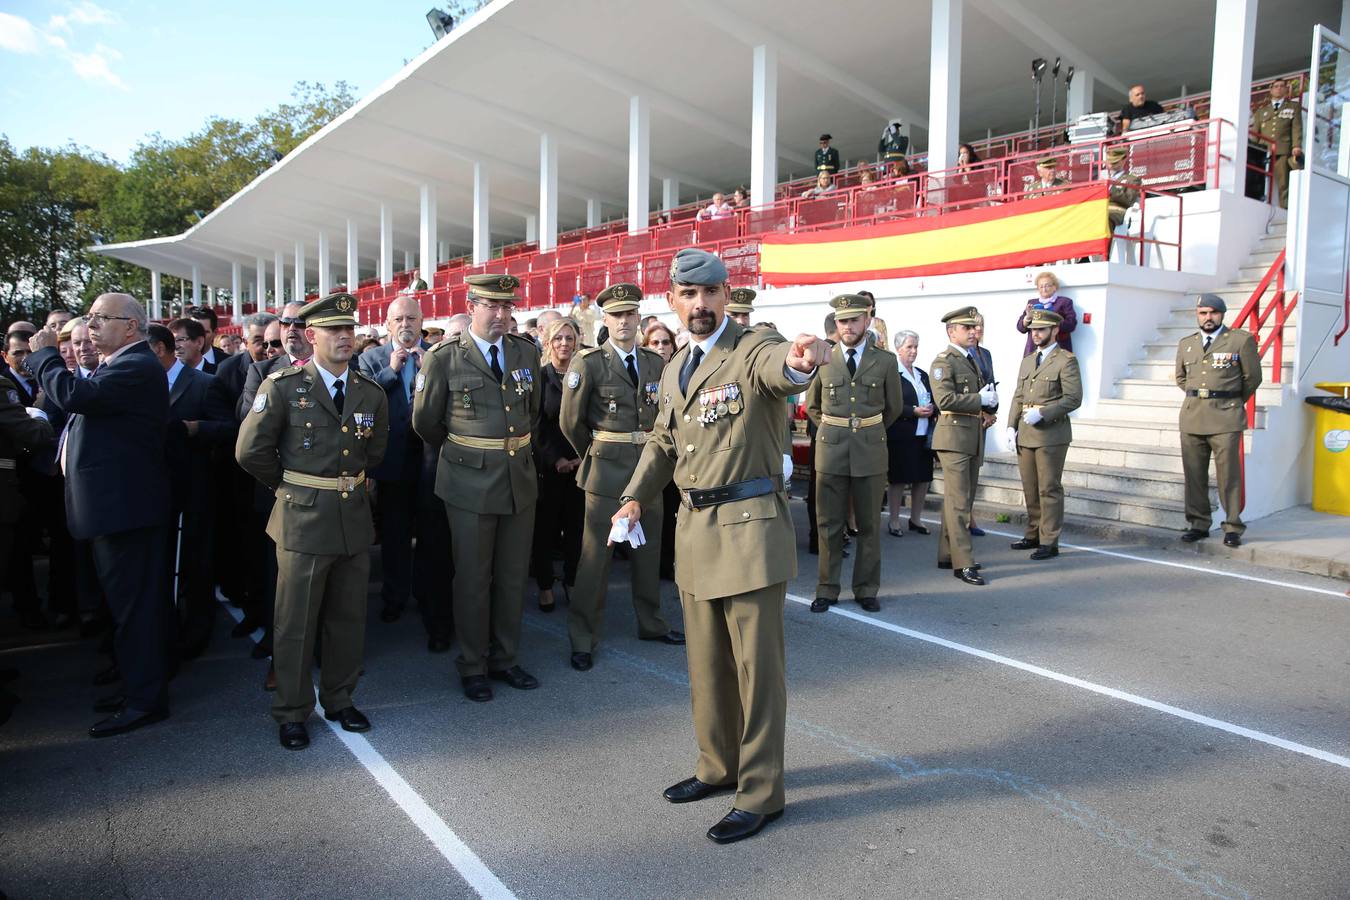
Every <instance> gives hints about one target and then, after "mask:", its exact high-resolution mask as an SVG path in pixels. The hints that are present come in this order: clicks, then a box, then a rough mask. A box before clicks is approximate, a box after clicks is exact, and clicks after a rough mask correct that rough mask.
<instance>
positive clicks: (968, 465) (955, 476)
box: [937, 435, 983, 569]
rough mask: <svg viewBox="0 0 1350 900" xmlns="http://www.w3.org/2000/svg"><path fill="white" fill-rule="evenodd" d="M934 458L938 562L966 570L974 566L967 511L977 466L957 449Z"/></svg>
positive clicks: (973, 497) (977, 469) (970, 506)
mask: <svg viewBox="0 0 1350 900" xmlns="http://www.w3.org/2000/svg"><path fill="white" fill-rule="evenodd" d="M981 440H983V435H981ZM937 456H938V462H939V463H941V464H942V522H941V523H939V525H938V540H937V545H938V562H939V563H951V564H952V566H954V567H955V568H958V569H967V568H969V567H971V566H973V565H975V548H974V547H973V546H972V545H971V542H970V512H971V510H972V509H973V508H974V506H975V478H976V475H977V473H978V471H979V464H978V462H977V461H976V458H975V456H973V455H971V454H969V453H959V452H957V451H956V450H939V451H937Z"/></svg>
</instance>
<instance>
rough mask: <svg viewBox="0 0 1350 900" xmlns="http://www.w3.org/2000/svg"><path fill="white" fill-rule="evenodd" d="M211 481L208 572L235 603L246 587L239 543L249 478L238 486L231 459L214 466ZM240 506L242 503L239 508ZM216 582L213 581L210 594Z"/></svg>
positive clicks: (241, 599) (241, 601) (242, 601)
mask: <svg viewBox="0 0 1350 900" xmlns="http://www.w3.org/2000/svg"><path fill="white" fill-rule="evenodd" d="M216 473H217V474H216V476H215V478H214V480H213V482H212V490H213V492H214V496H213V497H212V500H213V501H214V503H215V506H214V509H213V510H212V535H211V545H212V546H211V574H212V576H213V578H214V580H215V581H216V582H217V583H218V584H219V585H220V591H221V593H222V594H224V595H225V596H226V598H228V599H229V600H230V601H232V602H233V603H235V604H237V605H243V604H245V601H246V598H247V588H246V587H245V586H244V572H245V571H246V569H245V566H244V563H243V557H242V556H241V554H240V547H239V543H238V540H239V534H240V530H239V523H240V519H241V518H242V517H243V516H244V515H247V514H248V504H249V497H250V496H251V493H250V492H251V491H252V489H253V485H252V479H249V482H247V486H248V491H245V492H240V491H239V490H238V487H239V484H240V479H239V477H238V473H239V468H238V466H235V465H233V463H232V462H231V461H226V464H224V465H221V466H219V467H218V468H217V469H216ZM240 507H243V509H242V511H241V509H240ZM214 587H215V585H212V588H213V590H212V594H214V593H215V591H214Z"/></svg>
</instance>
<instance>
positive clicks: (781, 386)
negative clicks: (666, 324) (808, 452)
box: [616, 321, 809, 600]
mask: <svg viewBox="0 0 1350 900" xmlns="http://www.w3.org/2000/svg"><path fill="white" fill-rule="evenodd" d="M790 349H791V345H790V344H789V343H788V342H787V341H786V340H785V339H784V338H783V336H782V335H781V334H779V333H778V332H776V331H773V330H771V329H769V328H763V327H761V328H752V329H746V328H742V327H741V326H740V325H738V324H736V323H735V322H731V321H728V322H727V323H726V328H725V329H724V330H723V332H722V334H721V336H720V337H719V338H718V339H717V343H716V344H715V345H713V347H712V348H711V349H709V351H708V353H707V355H706V356H704V358H703V360H702V361H701V362H700V364H699V367H698V368H697V369H696V370H695V371H694V374H693V377H692V379H691V380H690V382H689V393H688V394H686V393H684V392H682V391H681V390H680V370H681V369H683V368H684V364H685V361H686V360H687V359H688V358H689V353H690V350H689V347H687V346H686V347H684V348H683V349H681V350H680V351H679V352H678V353H676V354H675V356H674V358H673V359H671V361H670V364H669V365H667V366H666V367H665V370H664V371H663V372H662V373H661V405H660V408H659V409H658V411H657V414H656V429H655V430H654V431H653V432H652V438H651V440H649V441H648V442H647V445H646V447H644V448H643V451H642V458H641V459H640V460H639V461H638V466H637V470H636V471H634V472H633V477H632V479H630V480H629V482H628V486H627V487H626V488H625V489H624V491H623V495H624V496H631V497H635V498H636V499H637V500H639V501H641V502H643V503H652V502H654V501H655V500H656V498H657V497H659V496H661V492H662V490H663V489H664V488H665V486H666V485H667V484H669V483H670V481H671V477H672V476H673V477H674V480H675V486H676V487H678V488H682V489H688V488H715V487H720V486H722V485H726V484H734V483H735V482H738V481H747V480H750V479H753V478H765V477H768V478H780V479H781V478H782V477H783V401H784V400H786V399H787V398H788V397H791V396H793V395H795V394H800V393H802V392H803V391H805V390H806V389H807V388H808V387H809V382H808V383H807V384H800V383H798V382H797V381H794V380H793V379H792V378H790V377H788V374H787V371H786V369H785V363H786V360H787V354H788V351H789V350H790ZM731 386H735V388H736V389H737V399H738V400H739V407H740V408H739V411H738V412H734V413H733V412H731V411H730V404H729V405H728V406H729V408H728V413H727V414H726V415H723V416H719V417H718V418H716V419H715V420H713V421H711V422H709V423H708V424H706V425H702V424H700V423H699V413H700V411H701V410H702V409H703V408H704V407H705V405H706V404H703V403H700V401H699V398H700V394H701V393H702V392H708V393H706V394H704V395H703V396H704V399H707V400H710V401H711V400H712V399H713V397H714V396H715V394H714V392H717V393H720V394H722V395H726V394H727V393H728V392H729V391H728V390H727V389H728V388H730V387H731ZM719 388H720V389H722V390H721V391H718V389H719ZM616 511H617V506H616ZM794 540H795V535H794V532H793V527H792V517H791V514H790V513H789V512H788V503H787V493H786V492H785V491H784V490H781V489H780V490H777V491H774V492H773V493H770V494H765V495H763V496H759V497H749V498H747V499H745V500H736V501H733V502H730V503H722V504H720V505H718V506H711V507H705V508H703V509H689V508H688V507H685V506H681V508H680V511H679V516H678V519H677V524H676V527H675V580H676V581H677V582H679V585H680V589H681V590H683V591H687V592H689V593H690V594H692V595H694V597H695V598H696V599H699V600H712V599H716V598H718V597H731V596H734V595H736V594H743V593H746V592H747V591H753V590H758V589H760V588H764V587H768V586H769V585H772V584H779V583H782V582H785V581H788V580H789V579H791V578H793V577H794V576H795V575H796V574H797V552H796V550H795V549H794V546H793V542H794Z"/></svg>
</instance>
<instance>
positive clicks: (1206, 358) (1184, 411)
mask: <svg viewBox="0 0 1350 900" xmlns="http://www.w3.org/2000/svg"><path fill="white" fill-rule="evenodd" d="M1204 346H1205V343H1204V338H1203V336H1202V335H1201V334H1200V333H1199V332H1196V333H1195V334H1190V335H1187V336H1186V337H1184V338H1182V339H1181V343H1180V344H1178V345H1177V371H1176V378H1177V387H1179V388H1181V389H1182V390H1183V391H1185V392H1186V399H1184V400H1183V401H1182V402H1181V417H1180V420H1179V424H1180V427H1181V430H1182V431H1183V432H1185V433H1186V434H1228V433H1230V432H1233V431H1245V430H1246V429H1247V409H1246V406H1247V398H1248V397H1250V396H1251V395H1252V394H1255V393H1256V389H1257V388H1258V387H1260V386H1261V357H1260V355H1259V354H1258V353H1257V352H1256V341H1255V340H1254V339H1253V338H1252V335H1251V332H1249V331H1246V330H1245V329H1243V330H1238V331H1234V330H1233V329H1231V328H1227V327H1225V328H1224V329H1223V331H1222V332H1220V333H1219V336H1218V337H1216V338H1215V339H1214V340H1213V341H1212V342H1211V343H1210V345H1209V352H1208V353H1206V352H1205V351H1204ZM1205 390H1208V391H1224V392H1236V393H1237V394H1238V395H1239V396H1236V397H1225V398H1219V397H1192V396H1191V391H1205Z"/></svg>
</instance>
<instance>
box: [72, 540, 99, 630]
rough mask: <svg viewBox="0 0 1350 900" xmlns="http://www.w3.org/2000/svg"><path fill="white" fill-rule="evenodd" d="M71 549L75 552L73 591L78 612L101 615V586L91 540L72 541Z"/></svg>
mask: <svg viewBox="0 0 1350 900" xmlns="http://www.w3.org/2000/svg"><path fill="white" fill-rule="evenodd" d="M71 549H72V550H73V552H74V554H75V592H76V595H77V597H78V598H79V604H80V614H81V615H85V616H102V615H103V610H104V608H105V604H104V602H103V586H102V585H100V584H99V581H98V567H97V566H95V565H94V547H93V542H92V541H72V542H71Z"/></svg>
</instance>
